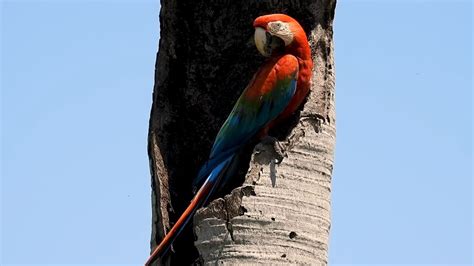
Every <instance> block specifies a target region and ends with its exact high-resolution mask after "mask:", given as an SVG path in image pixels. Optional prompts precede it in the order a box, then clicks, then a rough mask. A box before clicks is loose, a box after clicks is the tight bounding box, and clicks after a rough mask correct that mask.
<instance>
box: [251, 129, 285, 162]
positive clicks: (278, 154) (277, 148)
mask: <svg viewBox="0 0 474 266" xmlns="http://www.w3.org/2000/svg"><path fill="white" fill-rule="evenodd" d="M270 147H271V148H270ZM269 148H270V149H269ZM256 149H257V150H259V151H264V152H268V153H270V155H271V157H272V158H274V159H275V161H274V162H275V163H276V164H280V163H281V162H282V161H283V158H285V153H284V148H283V146H282V145H281V144H280V142H279V141H278V139H276V138H274V137H270V136H266V137H264V138H263V139H262V140H261V141H260V143H259V144H258V145H257V146H256Z"/></svg>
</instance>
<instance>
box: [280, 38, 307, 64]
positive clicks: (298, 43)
mask: <svg viewBox="0 0 474 266" xmlns="http://www.w3.org/2000/svg"><path fill="white" fill-rule="evenodd" d="M286 52H287V53H289V54H292V55H294V56H296V57H297V58H298V59H299V60H302V61H307V60H311V48H310V47H309V44H308V40H307V38H306V36H297V37H295V39H294V40H293V42H292V43H291V44H290V45H289V46H288V47H287V49H286Z"/></svg>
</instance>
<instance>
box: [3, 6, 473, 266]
mask: <svg viewBox="0 0 474 266" xmlns="http://www.w3.org/2000/svg"><path fill="white" fill-rule="evenodd" d="M158 13H159V4H158V0H156V1H139V2H137V1H111V0H101V1H44V2H37V1H35V2H33V1H31V2H30V1H28V2H27V1H7V2H3V3H2V13H1V23H2V25H1V29H2V30H1V33H2V36H1V38H2V39H1V45H2V47H1V52H2V54H1V90H2V93H1V100H2V101H1V107H2V108H1V112H2V118H1V122H2V124H1V135H2V138H1V140H2V143H1V144H2V146H1V149H2V153H1V171H2V172H1V175H2V176H1V178H2V183H1V203H2V205H1V207H2V212H1V229H2V231H1V238H2V242H1V251H2V253H1V264H2V265H9V264H53V263H56V264H63V265H64V264H93V263H94V264H110V265H114V264H118V263H121V264H130V265H140V264H142V263H143V261H144V259H145V258H146V256H147V254H148V246H149V244H148V243H149V236H150V219H151V214H150V212H151V204H150V176H149V170H148V158H147V154H146V141H147V139H146V136H147V126H148V116H149V110H150V104H151V92H152V87H153V71H154V63H155V54H156V49H157V44H158V39H159V22H158ZM249 26H250V25H249ZM247 37H248V36H247ZM247 37H245V38H247ZM335 41H336V74H337V92H336V97H337V98H336V100H337V127H338V135H337V147H336V164H335V170H334V177H333V205H332V207H333V213H332V222H333V224H332V228H331V243H330V262H331V263H332V264H369V263H372V264H405V263H410V264H421V263H425V264H434V263H444V264H447V265H452V264H456V263H457V264H470V263H471V262H472V257H471V254H472V252H473V251H472V248H473V247H472V237H473V234H472V233H473V231H472V213H473V209H472V207H473V206H472V191H473V186H472V148H473V146H472V122H473V121H472V100H473V98H472V60H473V55H472V48H471V46H472V3H471V2H470V1H468V0H465V1H448V0H446V1H408V0H406V1H375V0H373V1H349V0H346V1H343V0H341V1H339V3H338V7H337V11H336V22H335Z"/></svg>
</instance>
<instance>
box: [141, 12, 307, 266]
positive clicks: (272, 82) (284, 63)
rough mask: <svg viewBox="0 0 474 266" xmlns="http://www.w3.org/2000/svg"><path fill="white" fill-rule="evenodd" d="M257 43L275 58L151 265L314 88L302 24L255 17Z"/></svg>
mask: <svg viewBox="0 0 474 266" xmlns="http://www.w3.org/2000/svg"><path fill="white" fill-rule="evenodd" d="M253 26H254V28H255V36H254V38H255V45H256V46H257V49H258V51H259V52H260V53H261V54H262V55H264V56H266V57H269V58H268V60H267V61H266V62H265V63H264V64H263V65H262V66H261V67H260V69H259V70H258V71H257V73H255V75H254V76H253V78H252V80H251V81H250V83H249V85H248V86H247V88H245V90H244V91H243V93H242V95H241V96H240V98H239V99H238V100H237V102H236V103H235V105H234V108H233V109H232V112H231V113H230V115H229V116H228V117H227V120H226V121H225V122H224V124H223V125H222V127H221V129H220V130H219V133H218V134H217V137H216V140H215V141H214V145H213V146H212V149H211V154H210V156H209V159H208V160H207V162H206V163H205V164H204V165H203V166H202V168H201V170H200V171H199V174H198V176H197V177H196V178H195V180H194V184H195V185H197V186H199V185H201V183H202V185H201V186H200V189H199V190H198V191H197V193H196V195H195V196H194V198H193V199H192V201H191V203H190V204H189V206H188V207H187V208H186V210H185V211H184V213H183V214H182V215H181V217H180V218H179V219H178V221H177V222H176V224H175V225H174V226H173V227H172V228H171V230H170V231H169V232H168V234H167V235H166V236H165V238H164V239H163V240H162V241H161V243H160V244H159V245H158V247H157V248H156V249H155V250H154V251H153V253H152V254H151V256H150V257H149V259H148V261H147V262H146V263H145V265H149V264H150V263H151V262H152V261H153V260H155V258H157V257H161V256H163V255H164V253H165V252H166V250H167V249H168V248H169V247H170V245H171V244H172V242H173V241H174V239H175V238H176V237H177V235H178V234H179V233H180V232H181V230H182V229H183V228H184V227H185V225H186V224H187V223H188V222H189V221H190V219H191V218H192V217H193V215H194V213H195V211H196V210H197V209H198V208H199V207H201V206H203V205H204V204H205V203H206V201H207V200H208V199H209V197H210V196H211V195H212V194H213V192H214V191H215V190H216V189H218V188H219V187H222V185H223V184H224V183H225V182H226V181H227V180H228V179H229V178H231V177H232V172H233V171H229V168H231V167H232V163H233V161H234V159H235V157H236V152H237V151H238V150H239V149H240V148H241V147H242V146H243V145H245V144H246V143H247V142H248V141H249V140H250V139H252V138H254V137H255V136H259V137H264V136H266V135H267V132H268V130H269V129H270V128H271V127H272V126H274V125H275V124H277V123H278V122H279V121H281V120H284V119H286V118H288V117H289V116H291V115H292V114H293V113H294V112H295V111H296V110H297V109H298V107H299V106H300V105H301V103H302V102H303V100H304V99H305V97H306V95H307V94H308V92H309V89H310V80H311V70H312V66H313V62H312V60H311V50H310V47H309V44H308V40H307V37H306V33H305V32H304V30H303V28H302V27H301V26H300V24H299V23H298V22H297V21H296V20H295V19H293V18H291V17H289V16H287V15H284V14H271V15H265V16H260V17H258V18H256V19H255V21H254V23H253Z"/></svg>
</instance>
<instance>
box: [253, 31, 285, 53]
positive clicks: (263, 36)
mask: <svg viewBox="0 0 474 266" xmlns="http://www.w3.org/2000/svg"><path fill="white" fill-rule="evenodd" d="M254 38H255V46H257V49H258V51H259V52H260V53H261V54H262V55H263V56H266V57H269V56H271V55H272V54H274V53H275V51H276V50H279V49H281V48H284V47H285V42H284V41H283V40H282V39H280V38H278V37H277V36H274V35H272V34H270V33H269V32H268V31H266V30H265V29H264V28H261V27H256V28H255V35H254Z"/></svg>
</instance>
